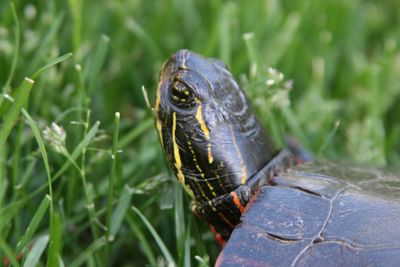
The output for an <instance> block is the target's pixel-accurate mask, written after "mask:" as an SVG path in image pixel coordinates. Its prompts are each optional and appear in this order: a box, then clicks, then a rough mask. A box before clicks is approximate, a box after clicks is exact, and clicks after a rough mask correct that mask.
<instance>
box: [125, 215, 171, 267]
mask: <svg viewBox="0 0 400 267" xmlns="http://www.w3.org/2000/svg"><path fill="white" fill-rule="evenodd" d="M132 210H133V211H134V212H135V213H136V214H137V215H139V217H140V219H141V220H142V222H143V223H144V224H145V226H146V227H147V229H148V230H149V231H150V233H151V235H152V236H153V238H154V240H155V241H156V243H157V245H158V247H159V248H160V249H161V252H162V254H163V255H164V257H165V259H166V260H167V262H168V264H172V265H176V264H175V261H174V259H173V257H172V255H171V253H170V252H169V250H168V248H167V247H166V246H165V244H164V242H163V241H162V239H161V238H160V236H159V235H158V234H157V232H156V230H155V229H154V228H153V226H152V225H151V224H150V222H149V221H148V220H147V219H146V217H144V215H143V214H142V213H141V212H140V210H138V209H137V208H136V207H132Z"/></svg>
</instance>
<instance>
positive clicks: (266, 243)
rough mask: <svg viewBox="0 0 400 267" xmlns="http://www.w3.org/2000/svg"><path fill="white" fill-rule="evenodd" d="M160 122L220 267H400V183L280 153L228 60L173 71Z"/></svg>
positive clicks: (173, 66) (158, 107) (174, 59)
mask: <svg viewBox="0 0 400 267" xmlns="http://www.w3.org/2000/svg"><path fill="white" fill-rule="evenodd" d="M154 118H155V122H156V127H157V131H158V134H159V137H160V141H161V145H162V147H163V150H164V154H165V156H166V159H167V161H168V162H169V165H170V167H171V168H172V169H173V171H174V173H175V175H176V177H177V178H178V180H179V181H180V183H181V184H182V185H183V187H184V188H185V190H186V191H187V192H188V193H189V195H190V196H191V197H192V198H193V205H192V211H193V212H194V213H195V214H196V215H197V216H199V217H200V218H202V219H203V220H205V221H206V222H207V223H208V224H209V225H210V227H211V229H212V231H213V232H214V233H215V236H216V239H217V241H218V242H219V243H220V244H221V245H222V246H223V250H222V252H221V254H220V255H219V257H218V260H217V263H216V265H219V266H321V265H323V266H400V179H399V178H398V177H397V176H395V175H393V174H390V173H387V172H385V171H382V170H377V169H372V168H371V169H368V168H359V167H353V166H343V165H338V164H336V163H330V162H305V163H303V164H299V160H298V159H299V158H300V159H301V155H300V154H299V153H297V152H296V151H295V150H293V149H292V150H289V149H282V150H279V149H277V148H276V146H275V145H274V144H273V142H272V140H271V138H270V137H269V136H268V134H267V132H266V130H265V129H263V128H262V127H261V126H260V124H259V122H258V121H257V119H256V117H255V115H254V114H253V112H252V111H251V109H250V108H249V104H248V102H247V98H246V95H245V93H244V92H243V91H242V90H241V89H240V87H239V86H238V84H237V83H236V81H235V80H234V78H233V77H232V75H231V73H230V72H229V71H228V69H227V67H226V66H225V65H224V64H223V63H222V62H221V61H219V60H216V59H212V58H205V57H203V56H201V55H198V54H195V53H193V52H190V51H188V50H180V51H178V52H177V53H176V54H174V55H172V56H171V57H170V58H169V59H168V60H167V61H166V62H165V63H164V65H163V68H162V71H161V74H160V82H159V84H158V89H157V93H156V98H155V106H154Z"/></svg>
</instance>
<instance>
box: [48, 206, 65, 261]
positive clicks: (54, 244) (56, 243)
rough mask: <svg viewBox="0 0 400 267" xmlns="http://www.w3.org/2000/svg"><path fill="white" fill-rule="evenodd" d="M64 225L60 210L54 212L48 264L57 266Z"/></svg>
mask: <svg viewBox="0 0 400 267" xmlns="http://www.w3.org/2000/svg"><path fill="white" fill-rule="evenodd" d="M61 237H62V225H61V218H60V214H59V213H58V212H55V213H54V214H53V223H52V225H51V226H50V245H49V250H48V257H47V266H48V267H53V266H57V264H58V259H59V255H60V254H61V253H60V252H61V239H62V238H61Z"/></svg>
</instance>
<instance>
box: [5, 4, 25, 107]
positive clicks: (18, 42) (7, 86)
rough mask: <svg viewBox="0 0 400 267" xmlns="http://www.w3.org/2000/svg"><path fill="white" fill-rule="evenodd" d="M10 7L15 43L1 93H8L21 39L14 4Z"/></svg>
mask: <svg viewBox="0 0 400 267" xmlns="http://www.w3.org/2000/svg"><path fill="white" fill-rule="evenodd" d="M10 6H11V11H12V15H13V19H14V24H15V31H14V35H15V43H14V55H13V59H12V63H11V68H10V73H9V74H8V77H7V81H6V84H5V85H4V90H3V93H8V92H7V91H8V90H9V87H10V84H11V81H12V79H13V77H14V73H15V67H16V66H17V62H18V57H19V50H20V39H21V29H20V25H19V19H18V15H17V12H16V11H15V6H14V3H13V2H10ZM0 106H1V99H0Z"/></svg>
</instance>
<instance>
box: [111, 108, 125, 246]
mask: <svg viewBox="0 0 400 267" xmlns="http://www.w3.org/2000/svg"><path fill="white" fill-rule="evenodd" d="M119 120H120V114H119V112H117V113H115V118H114V134H113V147H112V158H111V160H112V161H111V173H110V179H109V180H108V181H109V182H108V183H109V185H108V195H107V198H108V199H107V212H106V225H107V234H106V235H107V240H110V237H111V238H112V239H114V237H115V235H116V233H117V232H118V230H119V226H116V227H115V229H112V227H111V222H112V224H113V225H114V216H113V219H111V213H112V203H113V196H114V184H115V181H117V162H118V157H119V156H118V138H119ZM124 192H125V190H124V191H123V192H122V194H121V197H122V196H124ZM129 201H130V200H129ZM120 203H121V202H120ZM128 206H129V203H128V204H127V206H126V207H125V210H124V211H123V217H124V216H125V213H126V210H127V209H128ZM118 207H119V205H118ZM118 207H117V210H118ZM117 210H116V211H115V213H116V212H117ZM121 222H122V219H121Z"/></svg>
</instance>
